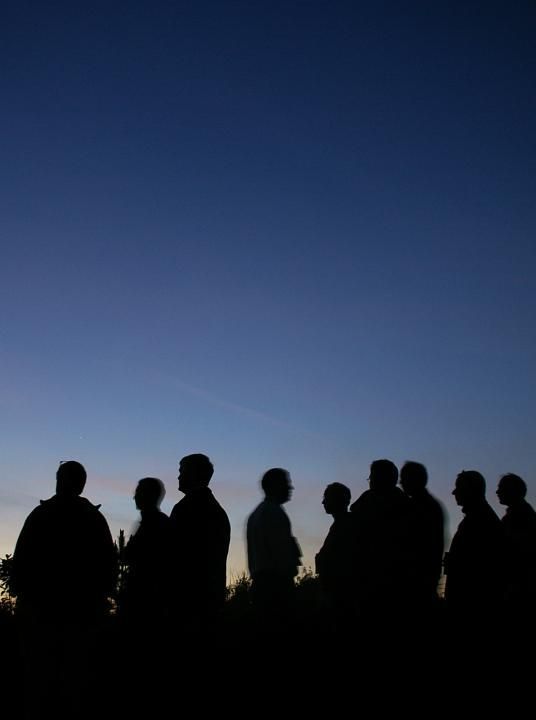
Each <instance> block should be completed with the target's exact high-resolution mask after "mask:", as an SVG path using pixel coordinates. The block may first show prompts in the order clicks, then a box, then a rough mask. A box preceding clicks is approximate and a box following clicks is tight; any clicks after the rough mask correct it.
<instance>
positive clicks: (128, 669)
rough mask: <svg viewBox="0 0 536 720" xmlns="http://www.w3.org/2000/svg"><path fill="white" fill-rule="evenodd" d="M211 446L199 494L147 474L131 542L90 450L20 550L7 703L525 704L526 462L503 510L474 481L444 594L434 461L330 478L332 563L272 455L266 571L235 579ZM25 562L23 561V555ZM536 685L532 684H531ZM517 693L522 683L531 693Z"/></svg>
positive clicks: (185, 465) (378, 464)
mask: <svg viewBox="0 0 536 720" xmlns="http://www.w3.org/2000/svg"><path fill="white" fill-rule="evenodd" d="M212 472H213V467H212V463H211V462H210V460H209V459H208V458H207V456H205V455H190V456H186V457H185V458H183V459H182V461H181V463H180V468H179V489H180V490H181V491H182V492H183V493H184V496H185V497H184V498H183V500H181V501H180V502H179V503H177V505H176V506H175V507H174V509H173V512H172V514H171V518H167V517H166V516H165V515H164V514H163V513H162V512H161V511H160V510H159V503H160V501H161V499H162V493H163V491H164V488H163V485H162V483H161V481H159V480H158V479H157V478H143V479H142V480H140V481H139V483H138V485H137V487H136V492H135V495H134V499H135V502H136V507H137V509H138V510H139V511H140V513H141V521H140V523H139V526H138V528H137V531H136V532H135V533H134V534H133V536H132V537H131V538H130V541H129V542H128V543H127V545H126V547H124V548H123V547H122V546H121V548H120V550H121V552H120V553H119V554H118V552H117V550H116V548H114V545H113V543H112V539H111V536H110V533H109V529H108V526H107V523H106V520H105V519H104V517H103V516H102V514H101V513H100V511H99V509H98V506H95V505H93V504H91V503H90V502H89V501H88V500H87V499H85V498H82V497H81V493H82V491H83V489H84V486H85V482H86V474H85V470H84V468H83V467H82V466H81V465H80V464H79V463H77V462H74V461H70V462H66V463H62V464H61V465H60V467H59V469H58V472H57V481H56V494H55V495H54V496H53V497H52V498H50V499H49V500H46V501H43V502H42V503H41V504H40V505H39V506H38V507H37V508H36V509H35V510H33V511H32V513H30V515H29V516H28V518H27V520H26V522H25V524H24V527H23V529H22V531H21V533H20V536H19V539H18V541H17V545H16V548H15V553H14V557H13V558H12V559H9V558H7V559H6V560H5V561H3V562H2V567H1V570H2V574H1V576H0V579H1V582H2V587H3V589H4V590H7V591H8V595H9V594H10V595H11V597H14V596H16V598H17V601H16V613H15V612H13V607H14V606H13V603H12V602H11V601H10V598H9V596H8V598H7V599H6V598H4V601H3V603H2V605H0V641H1V643H2V645H1V647H2V652H1V653H0V663H1V666H0V672H1V674H0V677H1V678H2V679H3V681H4V682H3V691H2V696H1V698H0V699H1V702H2V709H3V710H5V712H6V713H7V714H6V716H7V717H10V718H11V717H14V718H15V717H21V718H41V717H42V718H45V717H46V718H48V717H54V718H64V717H65V718H107V717H109V718H117V717H118V716H125V717H140V718H142V717H143V718H146V717H169V716H181V715H188V714H190V713H192V712H195V713H196V714H198V715H200V716H202V715H203V714H205V713H209V712H210V713H213V712H215V711H216V712H226V711H229V712H233V714H235V715H236V714H239V715H241V714H244V715H246V714H247V715H248V716H250V714H251V712H252V708H253V709H255V708H258V709H260V710H261V711H264V712H268V713H273V714H275V713H277V714H278V715H281V714H289V713H300V714H302V715H303V713H304V712H307V713H315V716H316V715H318V714H319V713H320V712H321V711H322V707H323V704H324V703H325V710H324V712H328V713H329V714H330V715H333V714H335V713H338V712H341V713H342V712H348V708H350V709H351V710H352V711H356V712H357V711H359V710H361V709H363V710H365V709H366V708H372V709H373V712H374V714H381V713H386V712H393V711H395V712H397V713H401V712H406V711H407V712H412V713H414V712H415V710H418V711H421V710H422V711H424V712H430V708H437V702H438V699H441V702H442V706H443V707H444V709H445V710H447V711H448V712H449V714H452V713H453V712H458V711H459V710H460V708H467V707H468V704H470V706H471V708H473V709H475V711H476V710H477V709H478V711H479V712H480V713H481V712H483V711H484V708H485V701H486V699H487V698H490V697H491V696H492V694H493V692H499V693H500V695H501V696H502V697H507V698H508V700H509V703H510V707H509V710H510V711H512V710H513V709H515V706H516V703H518V702H519V703H521V701H522V700H524V698H523V689H524V687H525V685H526V680H525V672H526V670H528V669H529V668H530V667H531V666H529V665H527V664H526V661H525V656H526V650H527V649H530V648H532V646H533V643H534V640H535V639H536V638H535V632H534V604H533V595H532V593H533V591H534V572H535V568H534V562H533V561H534V558H535V553H534V544H535V538H536V532H535V517H536V516H535V514H534V511H533V510H532V508H531V507H530V505H529V504H528V503H527V502H526V500H525V493H526V486H525V484H524V482H523V481H522V480H521V478H519V477H518V476H513V475H508V476H504V477H503V478H502V479H501V481H500V483H499V488H498V490H497V493H498V496H499V499H500V501H501V503H502V504H504V505H506V506H507V508H508V510H507V512H506V514H505V516H504V518H503V519H502V521H501V520H499V518H498V517H497V515H495V513H494V512H493V510H492V509H491V507H490V506H489V504H488V503H487V501H486V495H485V493H486V484H485V480H484V478H483V477H482V475H481V474H480V473H478V472H476V471H464V472H462V473H460V474H459V475H458V477H457V478H456V482H455V486H454V490H453V494H454V496H455V498H456V501H457V502H458V503H459V505H460V506H461V508H462V510H463V513H464V519H463V520H462V522H461V523H460V525H459V527H458V530H457V531H456V534H455V536H454V538H453V542H452V545H451V548H450V553H449V555H448V557H447V560H446V563H445V567H446V571H447V579H446V600H443V599H442V598H440V597H439V596H438V595H437V592H436V590H435V585H436V583H437V579H438V575H439V573H440V564H439V562H440V554H441V550H442V524H443V511H442V509H441V507H440V506H438V505H437V503H436V501H435V500H434V499H433V498H432V497H431V496H429V495H428V493H427V490H426V482H427V475H426V470H425V468H423V466H420V465H419V464H418V463H407V464H406V466H404V468H403V472H402V488H403V491H402V490H400V488H398V487H397V481H398V469H397V468H396V466H395V465H394V464H393V463H392V462H391V461H389V460H377V461H374V462H373V463H372V465H371V468H370V478H369V489H368V490H367V491H365V492H364V493H362V495H361V496H360V497H359V498H358V499H357V500H356V501H355V502H354V503H353V504H352V505H351V512H348V505H349V503H350V501H351V494H350V490H349V488H347V487H345V486H344V485H341V484H339V483H332V484H330V485H328V486H327V488H326V490H325V493H324V499H323V504H324V507H325V510H326V512H327V513H329V514H331V515H332V516H333V519H334V522H333V524H332V526H331V528H330V530H329V533H328V535H327V537H326V539H325V541H324V543H323V545H322V547H321V548H320V550H319V552H318V555H317V570H318V576H313V575H312V574H311V573H302V574H301V575H299V574H298V567H299V564H300V560H301V552H300V549H299V546H298V544H297V542H296V540H295V538H294V537H293V535H292V531H291V525H290V521H289V518H288V516H287V515H286V513H285V511H284V510H283V508H282V505H283V504H284V503H286V502H288V501H289V500H290V497H291V490H292V486H291V482H290V475H289V473H288V472H287V471H286V470H283V469H282V468H272V469H271V470H269V471H267V472H266V473H265V474H264V476H263V479H262V483H261V484H262V488H263V491H264V494H265V499H264V500H263V501H262V502H261V503H260V505H259V506H258V507H257V508H256V509H255V510H254V511H253V513H252V514H251V515H250V517H249V520H248V527H247V541H248V561H249V567H250V573H251V577H252V579H251V580H250V579H249V578H247V577H246V576H244V577H243V578H241V579H240V580H239V581H238V582H237V583H235V585H234V586H233V587H232V588H231V589H230V590H226V588H225V564H226V557H227V552H228V547H229V536H230V530H229V521H228V518H227V514H226V513H225V511H224V510H223V508H222V507H221V506H220V505H219V503H218V502H217V500H216V499H215V498H214V496H213V495H212V492H211V491H210V490H209V489H208V484H209V482H210V480H211V477H212ZM8 561H9V562H8ZM527 687H529V686H528V685H527ZM513 689H515V692H514V691H513Z"/></svg>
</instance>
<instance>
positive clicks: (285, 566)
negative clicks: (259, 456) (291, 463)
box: [246, 468, 301, 631]
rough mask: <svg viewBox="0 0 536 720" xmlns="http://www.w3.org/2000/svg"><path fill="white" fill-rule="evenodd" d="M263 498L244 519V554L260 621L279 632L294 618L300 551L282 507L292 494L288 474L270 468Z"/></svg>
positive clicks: (262, 483) (278, 469)
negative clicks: (295, 584) (245, 543)
mask: <svg viewBox="0 0 536 720" xmlns="http://www.w3.org/2000/svg"><path fill="white" fill-rule="evenodd" d="M261 487H262V489H263V491H264V496H265V497H264V500H263V501H262V502H261V503H260V504H259V505H257V507H256V508H255V510H254V511H253V512H252V513H251V515H250V516H249V518H248V520H247V528H246V534H247V553H248V566H249V573H250V575H251V579H252V598H253V604H254V606H255V608H256V611H257V615H258V618H259V621H260V622H261V623H262V624H263V625H264V627H265V629H267V630H268V631H282V630H284V629H287V628H288V625H289V623H291V622H292V620H293V613H294V602H295V598H294V596H295V586H294V578H295V577H296V575H297V573H298V567H299V566H300V559H301V550H300V547H299V545H298V543H297V541H296V538H295V537H294V536H293V535H292V530H291V525H290V520H289V518H288V515H287V514H286V512H285V511H284V509H283V508H282V507H281V506H282V505H283V504H284V503H286V502H288V501H289V500H290V498H291V495H292V485H291V482H290V475H289V473H288V472H287V471H286V470H283V469H282V468H271V469H270V470H268V471H267V472H265V473H264V475H263V477H262V480H261Z"/></svg>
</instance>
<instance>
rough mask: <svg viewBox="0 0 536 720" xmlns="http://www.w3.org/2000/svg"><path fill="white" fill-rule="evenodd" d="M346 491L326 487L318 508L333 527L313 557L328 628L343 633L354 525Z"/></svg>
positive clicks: (350, 601)
mask: <svg viewBox="0 0 536 720" xmlns="http://www.w3.org/2000/svg"><path fill="white" fill-rule="evenodd" d="M351 498H352V495H351V492H350V489H349V488H348V487H346V485H343V484H342V483H339V482H334V483H331V484H330V485H328V486H327V487H326V489H325V491H324V497H323V500H322V505H323V506H324V510H325V511H326V513H327V514H328V515H331V516H332V517H333V523H332V524H331V527H330V529H329V531H328V534H327V536H326V539H325V540H324V543H323V545H322V547H321V548H320V550H319V551H318V553H317V554H316V557H315V566H316V572H317V574H318V576H319V579H320V586H321V589H322V595H323V597H324V599H325V605H326V610H327V613H328V616H329V618H330V620H331V625H332V626H333V627H334V629H336V630H345V628H346V624H347V622H348V621H349V620H350V619H351V615H352V611H353V608H354V603H355V598H354V586H353V578H354V554H355V533H354V523H353V518H352V515H351V513H350V512H348V506H349V504H350V500H351Z"/></svg>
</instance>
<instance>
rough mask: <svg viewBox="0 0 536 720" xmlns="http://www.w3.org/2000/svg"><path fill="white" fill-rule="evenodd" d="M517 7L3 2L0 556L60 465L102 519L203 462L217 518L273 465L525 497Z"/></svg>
mask: <svg viewBox="0 0 536 720" xmlns="http://www.w3.org/2000/svg"><path fill="white" fill-rule="evenodd" d="M535 21H536V6H535V5H534V3H533V2H528V1H527V2H517V3H514V4H512V3H506V2H504V3H498V2H497V3H495V2H459V3H458V2H453V3H430V2H412V3H398V2H394V1H393V2H374V3H372V2H371V3H365V2H363V3H360V2H337V1H336V0H335V1H330V2H328V1H327V0H326V1H325V2H319V1H317V2H305V1H297V0H296V1H294V2H292V1H291V0H285V1H276V0H270V2H264V1H262V0H259V2H233V1H231V0H229V1H223V0H222V1H221V2H205V1H204V0H201V1H200V0H197V1H196V2H158V1H154V0H153V1H152V2H131V1H129V2H126V1H125V2H114V3H109V2H106V3H104V2H93V3H91V4H87V3H67V2H65V3H63V2H50V3H40V2H37V1H35V2H25V1H24V0H21V1H20V2H17V3H11V4H8V5H5V6H4V7H3V9H2V29H1V31H0V32H1V36H2V41H1V44H0V68H1V70H0V78H1V84H0V88H1V98H2V112H1V114H0V164H1V171H0V240H1V255H0V260H1V261H0V298H1V302H0V313H1V324H0V370H1V374H0V554H4V553H6V552H11V551H12V550H13V547H14V543H15V540H16V538H17V534H18V532H19V530H20V527H21V525H22V522H23V520H24V518H25V516H26V515H27V514H28V512H29V511H30V510H31V509H32V508H33V507H34V506H35V504H36V503H37V502H38V500H39V498H45V497H48V496H50V495H51V494H52V493H53V489H54V482H55V480H54V475H55V471H56V469H57V466H58V462H59V461H60V460H65V459H78V460H80V461H81V462H82V463H83V464H84V465H85V466H86V468H87V471H88V485H87V489H86V490H87V492H86V495H87V497H89V498H90V499H91V500H92V501H94V502H97V503H102V511H103V512H104V514H105V515H106V517H107V518H108V520H109V522H110V525H111V527H112V530H113V533H114V535H115V534H117V531H118V529H119V528H120V527H121V528H125V529H127V531H128V530H129V529H130V528H131V527H132V526H133V524H134V523H135V521H136V517H137V513H136V510H135V507H134V503H133V501H132V494H133V491H134V487H135V484H136V482H137V480H138V479H139V478H141V477H143V476H145V475H155V476H157V477H160V478H161V479H162V480H163V481H164V482H165V484H166V486H167V496H166V499H165V501H164V505H163V509H164V510H166V511H169V510H170V509H171V507H172V505H173V504H174V503H175V502H176V501H177V500H178V499H179V498H180V497H182V496H180V494H179V492H178V490H177V482H176V474H177V464H178V460H179V458H180V457H181V456H182V455H185V454H188V453H191V452H205V453H207V454H208V455H209V456H210V457H211V459H212V460H213V462H214V465H215V468H216V472H215V476H214V479H213V481H212V488H213V490H214V493H215V495H216V496H217V497H218V498H219V499H220V501H221V502H222V504H223V505H224V506H225V508H226V509H227V511H228V513H229V516H230V518H231V523H232V530H233V539H232V548H231V556H230V561H229V570H230V572H231V573H238V572H239V571H241V570H242V569H243V568H244V543H243V528H244V522H245V519H246V517H247V515H248V513H249V512H251V510H252V509H253V508H254V506H255V505H256V504H257V502H258V501H259V500H260V499H261V493H260V490H259V478H260V476H261V474H262V473H263V472H264V471H265V470H266V469H267V468H269V467H272V466H282V467H285V468H288V469H289V471H290V473H291V476H292V479H293V482H294V485H295V488H296V489H295V494H294V498H293V499H292V501H291V502H290V503H289V504H288V505H287V506H286V509H287V511H288V514H289V516H290V518H291V520H292V523H293V527H294V531H295V534H296V536H297V537H298V539H299V541H300V542H301V544H302V547H303V550H304V556H305V564H306V565H311V564H312V562H313V557H314V553H315V552H316V551H317V550H318V549H319V547H320V545H321V543H322V541H323V538H324V537H325V534H326V532H327V529H328V527H329V524H330V520H331V518H329V517H328V516H326V515H325V514H324V512H323V508H322V506H321V504H320V503H321V499H322V493H323V489H324V487H325V485H326V484H327V483H329V482H333V481H335V480H337V481H340V482H344V483H346V484H347V485H348V486H349V487H350V488H351V490H352V495H353V498H356V497H357V496H358V495H359V494H360V493H361V492H362V491H363V490H365V489H366V487H367V483H366V478H367V477H368V468H369V464H370V462H371V461H372V460H373V459H375V458H378V457H388V458H391V459H392V460H393V461H394V462H396V463H397V464H399V465H400V464H402V463H403V462H404V461H405V460H407V459H414V460H419V461H421V462H424V463H425V464H426V465H427V467H428V470H429V473H430V489H431V491H432V492H433V493H434V494H435V495H436V496H437V497H439V498H440V499H441V500H442V501H443V502H444V503H445V505H446V507H447V510H448V512H449V516H450V531H451V532H452V530H453V529H455V527H456V525H457V524H458V522H459V520H460V519H461V514H460V512H459V510H458V509H457V508H456V507H455V505H454V504H453V501H452V498H451V496H450V492H451V489H452V487H453V482H454V478H455V476H456V474H457V473H458V472H459V471H460V470H461V469H462V468H466V469H478V470H480V471H481V472H482V473H483V474H484V475H485V477H486V478H487V481H488V489H489V496H490V499H492V501H493V505H494V507H495V508H496V509H497V510H498V511H499V512H500V513H501V514H502V509H501V508H500V507H499V506H498V504H497V502H496V498H495V495H494V491H495V488H496V484H497V480H498V478H499V477H500V475H501V474H503V473H505V472H508V471H511V472H517V473H518V474H520V475H522V476H523V477H524V478H525V479H526V480H527V482H528V484H529V499H530V500H531V501H533V502H534V501H536V492H535V490H534V488H535V484H534V483H535V480H536V459H535V453H534V448H535V447H536V438H535V424H534V413H535V408H536V391H535V384H534V381H533V376H534V364H535V359H536V342H535V322H534V320H535V314H536V313H535V311H536V294H535V260H536V245H535V229H536V192H535V189H536V188H535V185H536V181H535V178H536V143H535V128H536V93H535V79H536V54H535V53H534V37H535V30H536V22H535Z"/></svg>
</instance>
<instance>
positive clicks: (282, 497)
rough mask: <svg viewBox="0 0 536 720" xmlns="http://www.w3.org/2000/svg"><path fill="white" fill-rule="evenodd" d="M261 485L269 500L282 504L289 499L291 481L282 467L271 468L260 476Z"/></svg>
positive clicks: (291, 488)
mask: <svg viewBox="0 0 536 720" xmlns="http://www.w3.org/2000/svg"><path fill="white" fill-rule="evenodd" d="M261 487H262V489H263V490H264V494H265V495H266V497H267V498H268V499H270V500H274V501H275V502H277V503H279V504H280V505H282V504H283V503H286V502H288V501H289V500H290V498H291V496H292V490H293V487H292V483H291V482H290V475H289V473H288V471H287V470H284V469H283V468H271V469H270V470H267V471H266V472H265V473H264V475H263V476H262V480H261Z"/></svg>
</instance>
